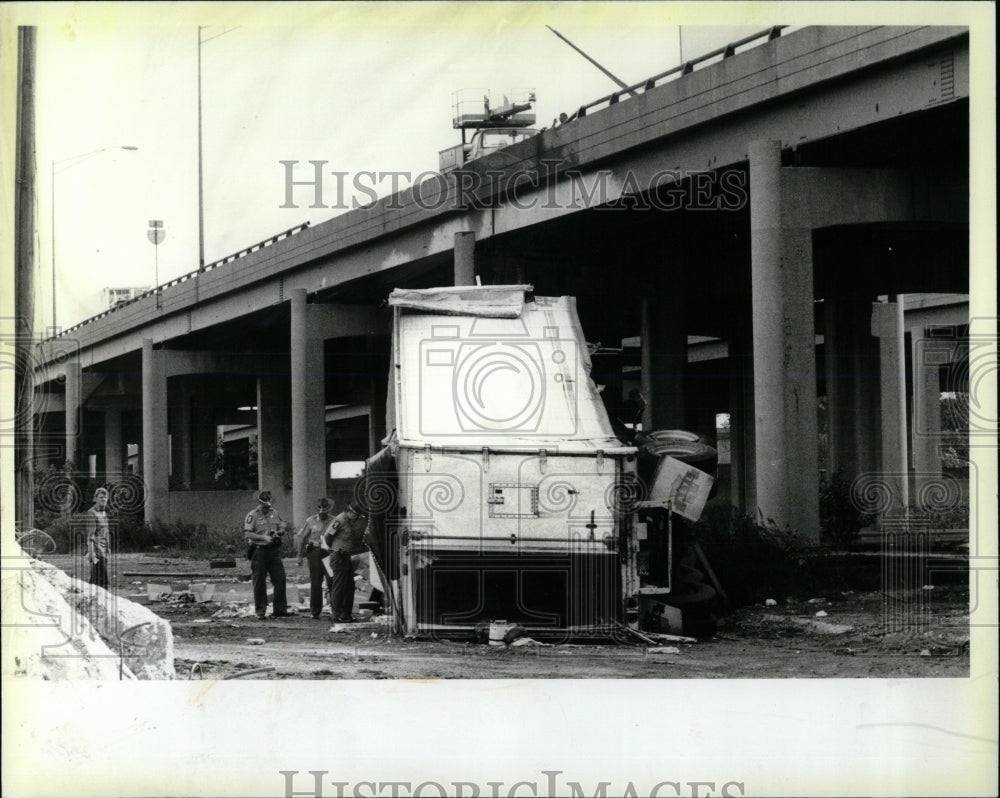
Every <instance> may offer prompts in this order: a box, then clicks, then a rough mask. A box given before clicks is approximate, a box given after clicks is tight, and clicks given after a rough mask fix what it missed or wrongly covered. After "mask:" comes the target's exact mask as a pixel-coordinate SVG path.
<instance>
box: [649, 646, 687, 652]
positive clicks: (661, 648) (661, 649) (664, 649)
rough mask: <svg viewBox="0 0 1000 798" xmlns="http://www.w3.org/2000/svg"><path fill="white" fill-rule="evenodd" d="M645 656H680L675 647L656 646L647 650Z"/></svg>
mask: <svg viewBox="0 0 1000 798" xmlns="http://www.w3.org/2000/svg"><path fill="white" fill-rule="evenodd" d="M646 653H647V654H680V653H681V650H680V649H679V648H677V646H656V647H655V648H647V649H646Z"/></svg>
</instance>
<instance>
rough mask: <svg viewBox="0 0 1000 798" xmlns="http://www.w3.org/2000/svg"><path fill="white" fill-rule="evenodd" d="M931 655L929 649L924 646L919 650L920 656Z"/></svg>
mask: <svg viewBox="0 0 1000 798" xmlns="http://www.w3.org/2000/svg"><path fill="white" fill-rule="evenodd" d="M930 655H931V650H930V649H929V648H924V649H921V650H920V656H921V657H929V656H930Z"/></svg>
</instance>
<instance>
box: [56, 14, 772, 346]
mask: <svg viewBox="0 0 1000 798" xmlns="http://www.w3.org/2000/svg"><path fill="white" fill-rule="evenodd" d="M787 27H788V26H787V25H774V26H772V27H770V28H767V29H765V30H762V31H759V32H757V33H753V34H750V35H749V36H744V37H743V38H742V39H738V40H736V41H734V42H730V43H729V44H727V45H725V46H724V47H719V48H717V49H715V50H712V51H711V52H708V53H705V54H703V55H700V56H698V57H697V58H692V59H690V60H689V61H685V62H684V63H682V64H678V65H677V66H675V67H672V68H670V69H668V70H666V71H665V72H660V73H659V74H657V75H653V76H652V77H650V78H646V79H645V80H641V81H639V82H638V83H634V84H633V85H631V86H628V87H627V88H624V89H621V90H620V91H616V92H613V93H611V94H607V95H605V96H604V97H601V98H599V99H597V100H594V101H593V102H589V103H587V104H586V105H582V106H580V108H579V109H577V111H576V112H575V113H574V114H573V115H572V116H570V117H569V118H567V119H566V120H565V122H563V124H566V123H568V122H571V121H573V120H574V119H579V118H581V117H584V116H586V115H587V113H588V112H589V111H591V110H593V109H596V108H598V107H600V106H605V107H606V106H611V105H615V104H617V103H618V102H619V101H621V100H627V99H629V97H630V96H632V95H633V94H638V93H639V92H640V91H642V92H647V91H649V90H650V89H653V88H656V85H657V84H658V83H660V82H661V81H664V80H666V79H668V78H672V77H683V76H684V75H688V74H690V73H691V72H693V71H694V70H695V67H697V66H699V65H702V64H705V63H706V62H708V61H712V60H714V59H716V58H719V57H720V56H721V58H722V59H726V58H731V57H732V56H734V55H736V51H737V49H739V48H741V47H745V46H746V45H748V44H753V43H755V42H760V41H766V42H769V41H772V40H774V39H776V38H778V37H779V36H780V35H781V31H782V30H783V29H784V28H787ZM307 227H309V222H304V223H303V224H300V225H297V226H296V227H292V228H289V229H288V230H285V231H283V232H281V233H278V234H277V235H274V236H271V237H270V238H266V239H264V240H263V241H260V242H258V243H256V244H254V245H252V246H249V247H247V248H246V249H242V250H240V251H239V252H235V253H233V254H232V255H227V256H226V257H224V258H220V259H219V260H217V261H213V262H212V263H209V264H206V265H205V266H204V267H201V268H199V269H196V270H195V271H193V272H189V273H188V274H185V275H182V276H181V277H177V278H175V279H173V280H171V281H170V282H167V283H163V284H162V285H158V286H156V287H155V288H150V289H149V290H148V291H145V292H143V293H142V294H139V296H136V297H133V298H132V299H130V300H127V301H125V302H120V303H118V304H116V305H115V306H114V307H112V308H109V309H108V310H105V311H103V312H101V313H98V314H97V315H95V316H91V317H90V318H88V319H85V320H84V321H82V322H80V323H79V324H75V325H73V326H72V327H69V328H67V329H65V330H62V331H60V332H59V333H57V334H56V335H54V336H52V338H59V337H61V336H65V335H68V334H69V333H72V332H74V331H75V330H79V329H80V328H81V327H84V326H86V325H88V324H92V323H93V322H95V321H98V320H99V319H102V318H104V317H106V316H109V315H110V314H112V313H115V312H116V311H118V310H121V309H122V308H124V307H127V306H128V305H131V304H133V303H135V302H139V301H141V300H143V299H146V298H148V297H150V296H154V295H158V294H161V293H162V292H163V291H164V290H165V289H167V288H170V287H172V286H175V285H179V284H180V283H183V282H186V281H188V280H190V279H193V278H196V277H198V275H200V274H202V273H204V272H208V271H211V270H212V269H216V268H218V267H219V266H223V265H225V264H227V263H232V262H233V261H235V260H238V259H239V258H242V257H246V256H247V255H249V254H251V253H252V252H256V251H258V250H260V249H263V248H264V247H267V246H270V245H271V244H274V243H275V242H277V241H280V240H281V239H283V238H287V237H288V236H291V235H294V234H296V233H299V232H301V231H303V230H305V229H306V228H307Z"/></svg>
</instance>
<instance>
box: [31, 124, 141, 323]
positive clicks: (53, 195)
mask: <svg viewBox="0 0 1000 798" xmlns="http://www.w3.org/2000/svg"><path fill="white" fill-rule="evenodd" d="M138 149H139V148H138V147H135V146H133V145H131V144H119V145H113V146H111V147H101V148H100V149H97V150H90V151H89V152H83V153H80V154H79V155H71V156H70V157H69V158H63V159H61V160H59V161H55V160H53V161H51V163H50V171H51V178H52V185H51V193H50V194H49V203H50V207H49V210H50V215H51V219H50V221H51V229H50V231H49V232H50V233H51V237H52V327H53V329H55V327H56V167H57V166H59V165H60V164H64V163H69V162H70V161H76V162H77V163H79V162H80V161H81V160H82V159H84V158H88V157H90V156H91V155H97V154H98V153H102V152H107V151H108V150H129V151H130V152H135V151H136V150H138ZM73 166H76V164H73Z"/></svg>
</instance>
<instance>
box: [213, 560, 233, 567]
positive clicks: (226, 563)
mask: <svg viewBox="0 0 1000 798" xmlns="http://www.w3.org/2000/svg"><path fill="white" fill-rule="evenodd" d="M208 567H209V568H235V567H236V560H210V561H209V563H208Z"/></svg>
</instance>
